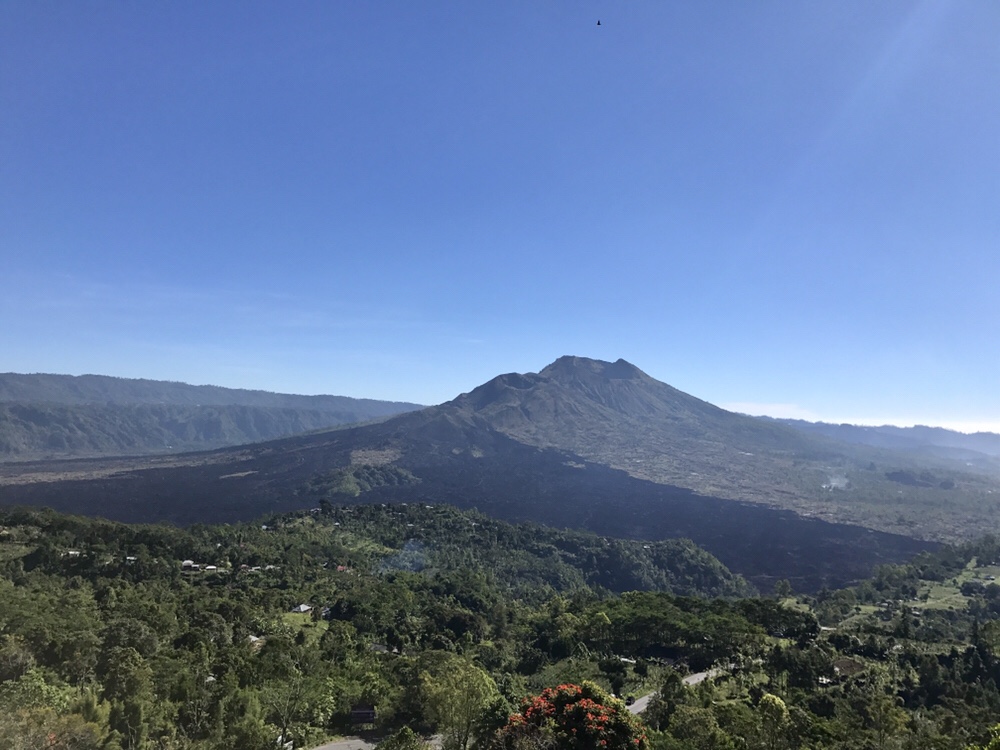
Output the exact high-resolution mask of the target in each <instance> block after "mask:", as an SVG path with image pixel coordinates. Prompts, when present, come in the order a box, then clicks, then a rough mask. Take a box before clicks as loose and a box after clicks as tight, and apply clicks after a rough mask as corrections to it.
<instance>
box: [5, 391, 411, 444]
mask: <svg viewBox="0 0 1000 750" xmlns="http://www.w3.org/2000/svg"><path fill="white" fill-rule="evenodd" d="M415 408H418V407H417V406H416V405H415V404H407V403H396V402H388V401H374V400H371V399H354V398H348V397H345V396H296V395H289V394H282V393H268V392H265V391H249V390H239V389H231V388H219V387H217V386H192V385H187V384H185V383H171V382H163V381H155V380H129V379H125V378H112V377H105V376H100V375H81V376H78V377H74V376H70V375H45V374H35V375H20V374H16V373H6V374H0V461H4V460H7V461H10V460H21V461H23V460H32V459H39V458H58V457H69V456H117V455H141V454H155V453H179V452H182V451H192V450H204V449H210V448H218V447H222V446H228V445H242V444H245V443H253V442H259V441H261V440H271V439H274V438H278V437H283V436H286V435H294V434H297V433H300V432H306V431H309V430H317V429H322V428H329V427H335V426H337V425H342V424H351V423H356V422H365V421H369V420H372V419H380V418H383V417H387V416H391V415H393V414H399V413H401V412H405V411H409V410H412V409H415Z"/></svg>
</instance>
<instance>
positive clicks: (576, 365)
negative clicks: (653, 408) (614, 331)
mask: <svg viewBox="0 0 1000 750" xmlns="http://www.w3.org/2000/svg"><path fill="white" fill-rule="evenodd" d="M538 374H539V375H542V376H543V377H547V378H552V379H553V380H566V379H572V380H578V379H591V378H594V377H595V376H596V377H597V378H600V379H604V380H644V379H649V376H648V375H647V374H646V373H644V372H643V371H642V370H640V369H639V368H638V367H636V366H635V365H633V364H632V363H631V362H626V361H625V360H624V359H619V360H617V361H615V362H605V361H604V360H601V359H590V358H588V357H574V356H571V355H567V356H564V357H559V359H557V360H556V361H555V362H553V363H552V364H551V365H549V366H548V367H546V368H545V369H543V370H542V371H541V372H539V373H538Z"/></svg>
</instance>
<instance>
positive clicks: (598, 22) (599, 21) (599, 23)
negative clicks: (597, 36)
mask: <svg viewBox="0 0 1000 750" xmlns="http://www.w3.org/2000/svg"><path fill="white" fill-rule="evenodd" d="M597 25H598V26H600V25H601V19H600V18H598V19H597Z"/></svg>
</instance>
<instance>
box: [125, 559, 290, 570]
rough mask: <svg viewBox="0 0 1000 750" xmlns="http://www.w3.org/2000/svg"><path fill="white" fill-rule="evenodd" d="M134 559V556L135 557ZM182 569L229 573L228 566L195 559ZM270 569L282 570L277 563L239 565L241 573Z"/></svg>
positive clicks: (184, 564)
mask: <svg viewBox="0 0 1000 750" xmlns="http://www.w3.org/2000/svg"><path fill="white" fill-rule="evenodd" d="M133 559H134V558H133ZM181 570H182V571H184V572H185V573H219V572H221V573H228V572H229V569H228V568H220V567H219V566H218V565H203V564H201V563H196V562H195V561H194V560H183V561H182V562H181ZM270 570H281V568H280V567H279V566H277V565H264V566H263V567H262V566H260V565H254V566H250V565H241V566H240V567H239V571H238V572H240V573H260V572H261V571H270Z"/></svg>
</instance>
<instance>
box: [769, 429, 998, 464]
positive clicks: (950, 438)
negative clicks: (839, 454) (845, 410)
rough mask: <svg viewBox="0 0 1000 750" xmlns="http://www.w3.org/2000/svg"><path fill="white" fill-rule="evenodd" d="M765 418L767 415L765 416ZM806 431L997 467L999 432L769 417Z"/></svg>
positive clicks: (846, 441)
mask: <svg viewBox="0 0 1000 750" xmlns="http://www.w3.org/2000/svg"><path fill="white" fill-rule="evenodd" d="M765 419H767V418H766V417H765ZM773 421H776V422H781V423H782V424H786V425H789V426H791V427H794V428H795V429H797V430H801V431H803V432H808V433H810V434H816V435H823V436H825V437H829V438H833V439H834V440H841V441H843V442H845V443H857V444H860V445H870V446H873V447H876V448H888V449H890V450H895V451H905V452H907V453H912V454H915V455H923V456H927V457H936V458H942V459H947V460H952V461H960V462H963V463H965V464H966V465H968V466H974V467H976V468H979V469H983V470H986V471H993V472H995V471H998V470H1000V435H997V434H996V433H993V432H975V433H972V434H966V433H964V432H956V431H955V430H946V429H944V428H943V427H927V426H924V425H916V426H915V427H893V426H892V425H881V426H878V427H869V426H862V425H852V424H830V423H828V422H805V421H802V420H800V419H778V420H773Z"/></svg>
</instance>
